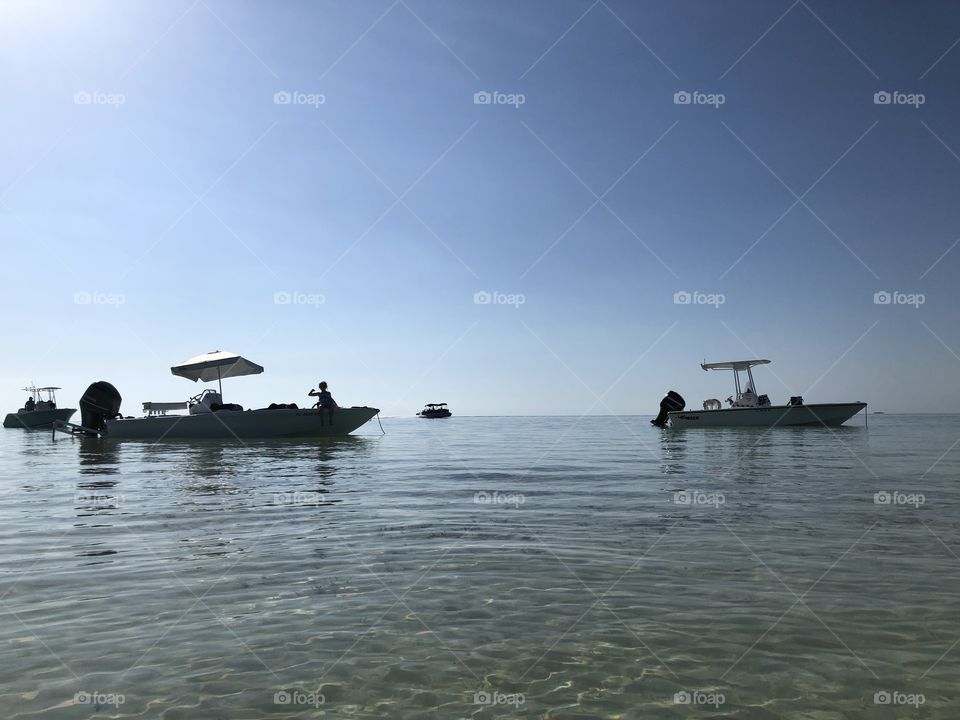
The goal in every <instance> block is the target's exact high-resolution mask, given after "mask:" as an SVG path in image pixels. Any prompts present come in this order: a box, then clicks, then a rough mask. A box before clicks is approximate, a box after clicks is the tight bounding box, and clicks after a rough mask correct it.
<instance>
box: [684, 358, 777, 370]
mask: <svg viewBox="0 0 960 720" xmlns="http://www.w3.org/2000/svg"><path fill="white" fill-rule="evenodd" d="M769 364H770V361H769V360H728V361H727V362H718V363H706V362H704V363H700V367H702V368H703V369H704V370H747V369H748V368H752V367H753V366H754V365H769Z"/></svg>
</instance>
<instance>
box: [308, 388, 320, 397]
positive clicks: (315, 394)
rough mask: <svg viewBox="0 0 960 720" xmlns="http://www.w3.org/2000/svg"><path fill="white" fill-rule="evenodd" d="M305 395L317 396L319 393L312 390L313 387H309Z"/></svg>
mask: <svg viewBox="0 0 960 720" xmlns="http://www.w3.org/2000/svg"><path fill="white" fill-rule="evenodd" d="M307 395H308V396H310V397H317V396H319V395H320V393H319V392H317V391H316V390H314V389H313V388H310V392H308V393H307Z"/></svg>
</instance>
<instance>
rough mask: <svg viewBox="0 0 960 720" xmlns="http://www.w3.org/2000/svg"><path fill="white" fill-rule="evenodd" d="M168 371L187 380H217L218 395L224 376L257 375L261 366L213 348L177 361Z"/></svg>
mask: <svg viewBox="0 0 960 720" xmlns="http://www.w3.org/2000/svg"><path fill="white" fill-rule="evenodd" d="M170 372H172V373H173V374H174V375H177V376H179V377H183V378H186V379H187V380H193V381H194V382H196V381H197V380H202V381H203V382H213V381H214V380H216V381H217V384H218V386H219V388H220V395H221V396H222V395H223V383H222V382H221V380H222V379H223V378H226V377H240V376H241V375H259V374H260V373H262V372H263V366H262V365H257V364H256V363H255V362H250V361H249V360H247V359H246V358H245V357H241V356H240V355H237V354H236V353H232V352H226V351H224V350H214V351H212V352H208V353H206V354H204V355H197V356H196V357H192V358H190V359H189V360H184V361H183V362H179V363H177V364H176V365H174V366H173V367H172V368H170Z"/></svg>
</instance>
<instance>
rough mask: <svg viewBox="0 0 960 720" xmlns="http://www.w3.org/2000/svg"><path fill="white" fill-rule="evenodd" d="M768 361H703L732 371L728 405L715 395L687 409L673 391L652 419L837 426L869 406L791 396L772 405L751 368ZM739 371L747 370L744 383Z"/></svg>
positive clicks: (659, 422) (684, 424)
mask: <svg viewBox="0 0 960 720" xmlns="http://www.w3.org/2000/svg"><path fill="white" fill-rule="evenodd" d="M769 364H770V361H769V360H732V361H728V362H718V363H701V365H700V367H701V368H702V369H703V370H732V371H733V378H734V379H733V382H734V390H735V392H734V395H731V396H730V397H728V398H727V404H728V405H729V407H726V408H725V407H723V405H722V403H721V402H720V401H719V400H717V399H715V398H713V399H710V400H704V402H703V410H685V409H684V408H685V407H686V401H685V400H684V399H683V397H682V396H681V395H680V394H679V393H677V392H674V391H673V390H671V391H670V392H668V393H667V395H666V397H664V398H663V400H662V401H661V402H660V414H659V415H657V417H656V418H655V419H653V420H651V421H650V422H651V423H652V424H653V425H656V426H657V427H665V426H666V425H667V423H669V424H670V427H672V428H688V427H786V426H793V425H811V426H819V427H823V426H827V427H836V426H838V425H842V424H843V423H845V422H846V421H847V420H849V419H850V418H852V417H853V416H854V415H856V414H857V413H858V412H860V411H861V410H863V409H864V408H866V407H867V404H866V403H864V402H848V403H812V404H807V403H804V401H803V398H802V397H800V396H799V395H798V396H795V397H791V398H790V402H789V403H788V404H787V405H773V404H772V403H771V402H770V398H769V397H768V396H766V395H758V394H757V391H756V385H754V382H753V371H752V368H754V367H756V366H757V365H769ZM740 373H746V377H745V378H744V381H743V382H741V378H740Z"/></svg>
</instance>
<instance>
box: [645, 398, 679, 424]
mask: <svg viewBox="0 0 960 720" xmlns="http://www.w3.org/2000/svg"><path fill="white" fill-rule="evenodd" d="M686 406H687V403H686V401H685V400H684V399H683V396H682V395H681V394H680V393H678V392H674V391H673V390H670V391H669V392H668V393H667V394H666V395H664V396H663V400H661V401H660V414H659V415H657V417H655V418H654V419H653V420H651V421H650V424H652V425H656V426H657V427H666V426H667V413H669V412H674V411H677V410H683V409H684V408H685V407H686Z"/></svg>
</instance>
